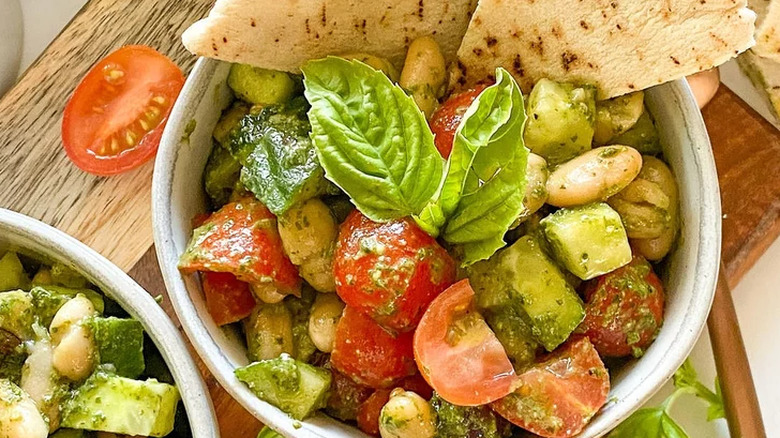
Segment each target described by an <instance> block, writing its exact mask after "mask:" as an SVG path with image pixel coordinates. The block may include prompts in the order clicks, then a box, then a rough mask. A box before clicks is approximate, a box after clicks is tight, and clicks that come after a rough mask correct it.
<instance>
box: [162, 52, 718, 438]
mask: <svg viewBox="0 0 780 438" xmlns="http://www.w3.org/2000/svg"><path fill="white" fill-rule="evenodd" d="M229 67H230V66H229V64H226V63H222V62H218V61H214V60H209V59H200V60H199V61H198V62H197V64H196V66H195V69H194V70H193V71H192V73H191V74H190V76H189V78H188V79H187V83H186V84H185V86H184V89H183V90H182V93H181V95H180V96H179V100H178V101H177V103H176V105H175V107H174V108H173V112H172V113H171V116H170V118H169V120H168V124H167V127H166V129H165V133H164V134H163V137H162V141H161V143H160V149H159V152H158V153H157V161H156V163H155V169H154V182H153V187H152V198H153V203H152V207H153V211H152V214H153V226H154V240H155V243H156V246H157V256H158V259H159V263H160V267H161V269H162V272H163V277H164V278H165V284H166V286H167V287H168V293H169V295H170V297H171V301H172V302H173V306H174V308H175V309H176V313H177V314H178V315H179V319H180V320H181V323H182V325H183V326H184V330H185V332H186V333H187V334H188V335H189V337H190V339H191V340H192V343H193V345H194V346H195V349H196V350H197V351H198V353H199V354H200V355H201V357H202V358H203V360H204V361H205V362H206V364H207V365H208V367H209V369H210V370H211V372H212V373H214V375H215V376H216V378H217V380H219V382H220V383H221V384H222V385H223V386H224V387H225V388H226V389H227V390H228V392H230V394H231V395H232V396H233V397H234V398H235V399H236V400H238V401H239V403H241V404H242V405H243V406H244V407H245V408H246V409H247V410H249V412H251V413H252V414H253V415H254V416H256V417H257V418H258V419H260V420H261V421H263V422H264V423H266V424H269V425H270V426H271V427H273V428H274V429H276V430H278V431H279V432H281V433H282V434H284V435H286V436H290V437H293V436H295V437H344V436H349V437H357V436H365V435H363V434H362V433H360V432H358V431H357V430H356V429H354V428H352V427H349V426H347V425H345V424H343V423H340V422H338V421H335V420H332V419H330V418H329V417H327V416H325V415H322V414H320V415H317V416H315V417H314V418H312V419H310V420H307V421H304V422H302V425H301V424H297V422H295V421H293V420H292V419H290V417H288V416H287V415H285V414H284V413H283V412H281V411H279V410H278V409H276V408H274V407H273V406H271V405H269V404H268V403H265V402H263V401H261V400H260V399H258V398H257V397H256V396H255V395H254V394H252V392H250V391H249V389H248V388H247V387H246V386H245V385H244V384H242V383H241V382H239V381H238V380H237V379H236V378H235V376H234V375H233V370H234V369H235V368H236V367H239V366H242V365H246V364H247V363H248V362H249V360H248V358H247V356H246V348H245V346H244V342H243V340H242V339H241V338H240V336H238V335H237V334H236V333H233V332H230V331H225V330H222V329H220V328H219V327H217V326H216V325H215V324H214V322H213V320H212V319H211V317H210V316H209V314H208V312H207V311H206V306H205V301H204V298H203V293H202V291H201V288H200V282H199V280H198V277H197V276H196V275H182V274H181V273H180V272H179V270H178V269H177V268H176V265H177V262H178V259H179V256H180V255H181V254H182V253H183V252H184V248H185V246H186V245H187V242H188V241H189V239H190V235H191V232H192V227H191V219H192V218H193V217H194V216H195V215H196V214H198V213H202V212H204V211H205V205H206V203H205V193H204V192H203V189H202V187H203V183H202V175H203V169H204V167H205V164H206V160H207V158H208V156H209V153H210V151H211V147H212V139H211V132H212V130H213V129H214V126H215V125H216V123H217V120H218V119H219V117H220V113H221V111H222V110H223V109H225V108H226V107H227V106H228V105H229V103H230V101H231V92H230V90H229V89H228V87H227V84H226V78H227V75H228V70H229ZM646 96H647V97H646V101H647V105H648V107H649V108H650V111H651V113H652V114H653V116H654V117H655V119H656V121H657V123H658V127H659V130H660V135H661V139H662V143H663V146H664V155H665V158H666V159H667V161H668V162H669V164H670V165H671V167H672V170H673V171H674V173H675V175H676V176H677V178H678V183H679V188H680V198H681V217H682V223H683V226H682V233H681V234H682V235H681V238H680V241H679V245H678V248H677V249H676V250H675V251H674V253H673V254H672V255H671V258H670V263H669V264H668V269H667V270H666V272H665V274H666V275H665V278H664V284H665V285H666V289H667V305H666V315H665V317H666V319H665V321H664V325H663V327H662V328H661V331H660V333H659V335H658V338H657V339H656V340H655V342H654V343H653V345H652V346H651V347H650V348H649V349H648V350H647V353H646V354H645V355H644V356H643V357H642V358H641V359H639V360H636V361H632V362H631V363H629V364H628V365H626V366H624V367H621V368H620V369H617V370H613V371H614V372H613V375H612V391H611V392H610V395H609V400H610V402H609V403H608V404H607V406H605V407H604V408H603V409H602V410H601V411H600V412H599V413H598V414H597V415H596V416H595V417H594V418H593V421H592V422H591V423H590V424H589V425H588V427H587V428H586V429H585V430H584V431H583V432H582V433H581V434H580V435H579V436H580V437H581V438H593V437H598V436H602V435H604V434H605V433H607V432H608V431H609V430H611V429H612V428H614V427H615V426H616V425H617V424H619V423H620V422H621V421H622V420H623V419H625V418H626V417H627V416H628V415H630V414H631V413H632V412H633V411H635V410H636V409H637V408H639V407H640V406H641V405H642V403H643V402H645V401H647V399H649V398H650V396H652V395H653V394H654V393H655V392H656V391H657V390H658V389H659V388H660V387H661V385H663V384H664V382H666V381H667V380H668V379H669V378H670V377H671V376H672V374H674V372H675V370H677V368H678V367H679V366H680V365H681V364H682V363H683V361H684V360H685V358H686V357H687V356H688V354H689V353H690V351H691V349H692V348H693V345H694V343H695V342H696V340H697V339H698V337H699V334H700V333H701V331H702V328H703V327H704V324H705V322H706V318H707V314H708V313H709V310H710V305H711V303H712V297H713V293H714V290H715V281H716V277H717V274H718V264H719V262H718V260H719V257H720V236H721V216H720V195H719V190H718V179H717V175H716V173H715V162H714V160H713V157H712V150H711V148H710V142H709V138H708V136H707V131H706V129H705V127H704V122H703V120H702V118H701V113H700V112H699V110H698V108H697V106H696V102H695V100H694V98H693V95H692V94H691V92H690V89H689V88H688V85H687V83H686V82H684V81H676V82H672V83H669V84H666V85H662V86H659V87H655V88H653V89H650V90H648V91H647V93H646ZM193 121H194V123H195V125H194V126H195V129H194V131H193V130H192V126H193V125H192V123H193ZM189 131H191V132H189ZM188 132H189V133H188Z"/></svg>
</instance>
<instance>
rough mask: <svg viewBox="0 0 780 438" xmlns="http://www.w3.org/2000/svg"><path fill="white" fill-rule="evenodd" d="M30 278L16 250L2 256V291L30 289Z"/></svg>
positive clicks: (0, 282)
mask: <svg viewBox="0 0 780 438" xmlns="http://www.w3.org/2000/svg"><path fill="white" fill-rule="evenodd" d="M29 287H30V278H29V277H28V276H27V273H26V272H24V266H22V262H21V261H20V260H19V256H17V255H16V253H15V252H11V251H8V252H7V253H5V255H4V256H3V258H0V291H6V290H13V289H28V288H29Z"/></svg>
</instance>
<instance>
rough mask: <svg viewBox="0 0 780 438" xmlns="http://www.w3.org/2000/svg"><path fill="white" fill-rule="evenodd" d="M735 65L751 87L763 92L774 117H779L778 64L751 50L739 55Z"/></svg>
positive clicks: (779, 89)
mask: <svg viewBox="0 0 780 438" xmlns="http://www.w3.org/2000/svg"><path fill="white" fill-rule="evenodd" d="M737 63H738V64H739V67H740V68H741V69H742V71H744V72H745V74H746V75H747V77H749V78H750V81H751V82H752V83H753V86H755V87H756V88H757V89H758V90H760V91H762V92H763V94H764V99H766V100H767V101H768V102H769V104H770V107H771V108H772V112H773V113H774V115H775V117H780V116H779V115H780V63H778V62H775V61H773V60H771V59H769V58H765V57H763V56H758V55H757V54H755V53H754V52H753V50H748V51H747V52H745V53H743V54H741V55H739V58H737Z"/></svg>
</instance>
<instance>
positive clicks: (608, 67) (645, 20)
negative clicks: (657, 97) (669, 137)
mask: <svg viewBox="0 0 780 438" xmlns="http://www.w3.org/2000/svg"><path fill="white" fill-rule="evenodd" d="M754 21H755V14H754V13H753V12H752V11H750V10H749V9H747V7H746V1H745V0H706V1H705V0H590V1H581V0H544V1H542V0H480V2H479V6H478V7H477V10H476V12H475V13H474V17H473V18H472V20H471V23H470V24H469V28H468V30H467V32H466V35H465V37H464V39H463V44H462V45H461V47H460V49H459V50H458V66H457V68H456V69H455V71H454V72H453V75H452V81H453V85H454V86H455V88H463V87H467V86H470V85H473V84H474V83H476V82H479V81H481V80H484V79H485V78H487V77H490V76H492V75H493V74H494V71H495V68H496V67H498V66H501V67H504V68H506V69H507V70H509V71H510V72H511V73H512V74H513V75H514V76H515V78H516V79H517V80H518V82H519V83H520V85H521V87H522V88H523V89H524V90H525V91H529V90H530V88H531V87H532V86H533V84H534V83H535V82H536V81H537V80H539V79H541V78H550V79H553V80H561V81H573V82H582V83H589V84H593V85H596V86H597V87H598V91H599V93H598V97H599V98H600V99H606V98H610V97H614V96H619V95H622V94H626V93H629V92H632V91H637V90H642V89H645V88H648V87H651V86H653V85H657V84H661V83H664V82H667V81H670V80H673V79H677V78H681V77H683V76H685V75H689V74H692V73H696V72H699V71H702V70H706V69H708V68H711V67H713V66H716V65H719V64H722V63H723V62H725V61H727V60H728V59H730V58H733V57H735V56H737V54H739V53H740V52H743V51H745V50H747V49H748V48H749V47H751V46H752V45H753V44H754V40H753V32H754Z"/></svg>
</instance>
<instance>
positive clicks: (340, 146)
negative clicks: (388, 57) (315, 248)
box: [302, 57, 443, 221]
mask: <svg viewBox="0 0 780 438" xmlns="http://www.w3.org/2000/svg"><path fill="white" fill-rule="evenodd" d="M302 71H303V75H304V82H303V83H304V86H305V88H306V90H305V92H304V94H305V95H306V98H307V99H308V100H309V102H310V103H311V106H312V107H311V110H310V111H309V121H310V122H311V126H312V133H311V138H312V140H313V142H314V145H315V147H316V149H317V155H318V157H319V161H320V164H321V165H322V167H323V168H324V169H325V176H326V178H328V179H329V180H331V181H332V182H334V183H335V184H336V185H337V186H339V187H340V188H341V189H342V190H344V191H345V192H346V193H347V194H348V195H349V197H350V198H351V199H352V202H353V203H354V204H355V206H356V207H357V208H358V209H359V210H360V211H361V212H362V213H363V214H365V215H366V216H367V217H369V218H370V219H372V220H375V221H387V220H391V219H395V218H399V217H404V216H409V215H413V214H418V213H420V212H421V211H422V209H423V207H425V205H426V204H427V203H428V201H429V200H430V199H431V198H432V197H433V195H434V193H435V192H436V190H437V188H438V187H439V184H440V181H441V178H442V168H443V160H442V158H441V156H440V155H439V153H438V152H437V150H436V148H435V146H434V144H433V134H432V133H431V130H430V128H429V127H428V122H427V121H426V120H425V116H424V115H423V114H422V113H421V112H420V110H419V108H417V105H416V104H415V103H414V100H413V99H412V98H411V97H409V96H408V95H406V93H405V92H404V91H403V90H402V89H401V88H400V87H399V86H397V85H394V84H393V83H392V82H391V81H390V79H388V78H387V76H385V75H384V74H383V73H382V72H379V71H377V70H374V69H373V68H371V67H369V66H367V65H365V64H363V63H361V62H358V61H348V60H345V59H342V58H336V57H328V58H325V59H321V60H316V61H310V62H308V63H306V65H304V66H303V68H302Z"/></svg>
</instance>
